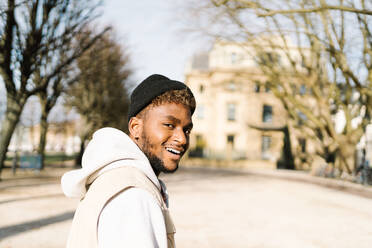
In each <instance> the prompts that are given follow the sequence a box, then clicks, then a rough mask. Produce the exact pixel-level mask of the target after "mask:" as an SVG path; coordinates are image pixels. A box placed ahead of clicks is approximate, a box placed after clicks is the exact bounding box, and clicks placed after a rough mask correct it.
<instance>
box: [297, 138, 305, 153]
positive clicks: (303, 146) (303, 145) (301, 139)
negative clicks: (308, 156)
mask: <svg viewBox="0 0 372 248" xmlns="http://www.w3.org/2000/svg"><path fill="white" fill-rule="evenodd" d="M298 143H299V144H300V147H301V152H302V153H305V152H306V139H304V138H299V139H298Z"/></svg>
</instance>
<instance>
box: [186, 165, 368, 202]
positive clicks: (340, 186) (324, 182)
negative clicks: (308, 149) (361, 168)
mask: <svg viewBox="0 0 372 248" xmlns="http://www.w3.org/2000/svg"><path fill="white" fill-rule="evenodd" d="M186 168H189V169H192V168H195V169H203V170H204V169H205V170H219V171H226V172H235V173H237V172H238V173H245V174H249V175H256V176H262V177H268V178H275V179H279V180H288V181H294V182H302V183H308V184H314V185H318V186H321V187H325V188H330V189H334V190H338V191H342V192H347V193H350V194H354V195H358V196H362V197H365V198H368V199H372V186H363V185H361V184H356V183H352V182H349V181H343V180H340V179H333V178H323V177H316V176H312V175H310V174H308V173H307V172H303V171H293V170H282V169H280V170H269V169H247V168H240V169H238V168H236V169H235V168H215V167H200V166H198V167H196V166H195V167H194V166H188V167H186Z"/></svg>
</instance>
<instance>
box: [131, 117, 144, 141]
mask: <svg viewBox="0 0 372 248" xmlns="http://www.w3.org/2000/svg"><path fill="white" fill-rule="evenodd" d="M142 128H143V120H142V119H141V118H138V117H132V118H130V120H129V123H128V129H129V133H130V136H131V137H132V139H134V140H138V139H139V138H140V137H141V133H142Z"/></svg>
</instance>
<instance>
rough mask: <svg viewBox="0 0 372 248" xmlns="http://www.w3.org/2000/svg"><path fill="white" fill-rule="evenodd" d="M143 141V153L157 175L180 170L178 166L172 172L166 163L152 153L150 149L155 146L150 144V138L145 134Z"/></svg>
mask: <svg viewBox="0 0 372 248" xmlns="http://www.w3.org/2000/svg"><path fill="white" fill-rule="evenodd" d="M142 140H143V147H142V152H143V153H144V154H145V155H146V157H147V159H148V160H149V162H150V164H151V167H152V169H153V170H154V172H155V174H156V175H159V174H160V172H164V173H173V172H175V171H176V170H177V169H178V164H177V166H176V167H175V168H174V169H172V170H169V169H167V168H165V165H164V161H163V160H161V159H160V158H159V157H157V156H156V155H155V154H153V153H152V152H151V151H150V148H151V147H153V146H154V145H153V144H151V143H150V141H149V138H148V137H147V135H146V133H145V132H144V133H143V134H142Z"/></svg>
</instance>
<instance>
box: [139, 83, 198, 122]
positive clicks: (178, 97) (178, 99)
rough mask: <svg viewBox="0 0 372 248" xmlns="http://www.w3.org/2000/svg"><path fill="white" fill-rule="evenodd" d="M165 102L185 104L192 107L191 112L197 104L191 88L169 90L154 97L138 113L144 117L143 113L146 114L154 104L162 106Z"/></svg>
mask: <svg viewBox="0 0 372 248" xmlns="http://www.w3.org/2000/svg"><path fill="white" fill-rule="evenodd" d="M164 103H176V104H183V105H184V106H186V107H188V108H189V109H190V112H191V113H193V110H194V109H195V106H196V102H195V98H194V96H193V95H192V93H191V92H190V91H189V90H187V89H182V90H169V91H166V92H164V93H163V94H161V95H159V96H157V97H155V98H154V99H152V101H151V103H150V104H149V105H147V106H146V107H145V108H144V109H142V110H141V111H140V112H139V113H138V114H137V116H138V117H143V114H145V112H146V111H147V110H148V109H149V108H151V107H153V106H160V105H162V104H164Z"/></svg>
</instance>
